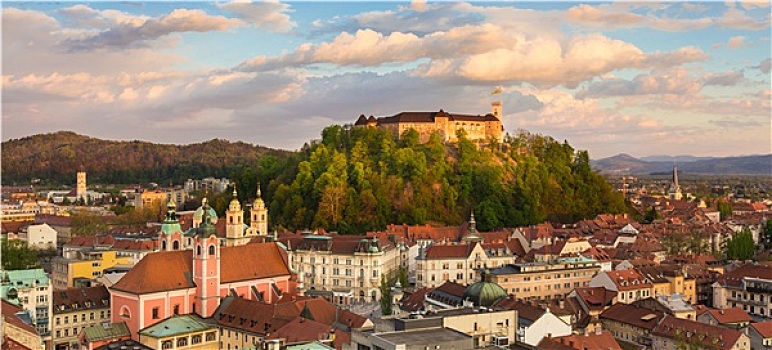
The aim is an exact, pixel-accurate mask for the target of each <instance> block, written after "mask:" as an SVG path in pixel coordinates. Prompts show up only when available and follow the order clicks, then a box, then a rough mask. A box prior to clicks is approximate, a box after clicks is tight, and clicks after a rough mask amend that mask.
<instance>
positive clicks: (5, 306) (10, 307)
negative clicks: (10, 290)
mask: <svg viewBox="0 0 772 350" xmlns="http://www.w3.org/2000/svg"><path fill="white" fill-rule="evenodd" d="M0 300H2V305H0V312H2V316H3V320H4V322H8V323H9V324H12V325H14V326H16V327H18V328H21V329H23V330H25V331H27V332H30V333H32V334H35V335H37V334H38V332H37V331H36V330H35V327H34V326H32V325H29V324H26V323H24V322H23V321H22V320H21V319H20V318H18V317H16V314H17V313H19V312H24V310H23V309H22V308H21V307H19V306H16V305H14V304H11V303H9V302H7V301H5V299H0Z"/></svg>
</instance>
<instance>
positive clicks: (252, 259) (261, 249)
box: [110, 205, 296, 340]
mask: <svg viewBox="0 0 772 350" xmlns="http://www.w3.org/2000/svg"><path fill="white" fill-rule="evenodd" d="M208 209H209V208H208V206H206V205H205V210H204V213H205V214H204V215H203V223H202V224H201V225H200V226H199V227H198V228H196V230H195V232H194V233H195V234H194V235H192V238H193V239H194V241H195V246H194V248H193V249H191V250H179V249H181V248H180V247H181V245H180V242H179V240H181V234H180V232H179V231H173V230H172V228H171V227H173V226H174V224H173V223H170V221H172V220H170V217H171V218H173V217H174V216H173V210H171V212H172V213H170V215H169V216H168V217H167V222H166V223H165V225H168V226H167V227H166V228H165V230H166V231H167V232H171V231H173V232H171V234H170V235H169V237H170V239H171V243H172V244H170V245H162V251H160V252H156V253H151V254H148V255H147V256H145V257H144V258H143V259H142V260H141V261H140V262H139V263H137V265H135V266H134V268H132V269H131V270H130V271H129V272H127V273H126V275H125V276H123V277H122V278H121V279H120V280H119V281H118V282H117V283H115V284H114V285H113V286H112V287H111V288H110V295H111V298H112V299H111V301H110V305H111V315H112V321H113V322H126V324H127V325H128V327H129V329H130V330H131V333H132V337H133V339H134V340H138V339H137V338H136V334H137V332H138V331H139V330H140V329H144V328H146V327H149V326H152V325H154V324H156V323H158V322H161V321H162V320H164V319H166V318H169V317H171V316H174V315H188V314H197V315H199V316H201V317H203V318H208V317H210V316H212V314H213V313H214V312H215V310H216V309H217V307H218V306H219V305H220V300H221V299H222V298H224V297H226V296H228V295H238V296H241V297H243V298H246V299H250V300H263V301H266V302H269V303H270V302H274V301H276V300H278V299H279V298H280V297H281V296H282V295H283V294H284V293H287V292H294V291H295V288H296V285H295V282H294V280H290V277H292V273H291V272H290V268H289V261H288V259H287V253H286V251H285V250H284V249H282V248H281V247H280V246H279V245H278V244H276V243H253V244H247V245H242V246H234V247H221V246H220V241H219V240H218V238H217V236H216V229H215V228H214V225H213V224H212V222H211V219H210V217H209V214H208V212H209V211H208ZM177 225H179V224H177ZM163 230H164V229H162V231H163ZM162 236H163V234H162ZM175 243H176V244H175ZM175 248H176V249H175Z"/></svg>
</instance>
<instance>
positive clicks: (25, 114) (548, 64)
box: [2, 1, 771, 157]
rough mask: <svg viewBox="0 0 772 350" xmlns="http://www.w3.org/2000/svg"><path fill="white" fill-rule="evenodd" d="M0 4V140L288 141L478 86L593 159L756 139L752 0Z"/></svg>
mask: <svg viewBox="0 0 772 350" xmlns="http://www.w3.org/2000/svg"><path fill="white" fill-rule="evenodd" d="M2 16H3V17H2V27H3V28H2V37H3V39H2V40H3V42H2V44H3V53H4V54H3V57H2V58H3V74H4V75H3V76H2V78H3V80H2V84H3V85H2V88H3V95H4V96H3V97H4V98H3V117H2V122H3V125H2V127H3V135H4V137H6V139H7V138H14V137H21V136H26V135H29V134H35V133H40V132H51V131H57V130H62V129H67V130H74V131H76V132H81V133H86V134H89V135H92V136H97V137H106V138H116V139H144V140H149V141H156V142H167V143H168V142H173V143H190V142H197V141H202V140H207V139H211V138H215V137H219V138H227V139H232V140H243V141H247V142H252V143H258V144H263V145H268V146H272V147H282V148H289V149H295V148H298V147H299V146H300V145H302V144H303V143H305V142H308V141H309V140H310V139H312V138H314V137H318V135H319V132H320V131H321V129H322V128H324V127H325V126H327V125H329V124H333V123H336V124H344V123H352V122H353V121H354V120H355V119H356V117H357V116H358V115H360V114H365V115H375V116H387V115H393V114H396V113H399V112H401V111H411V110H417V111H437V110H439V109H444V110H447V111H454V112H459V113H470V114H482V113H487V112H488V111H489V110H490V103H491V102H492V101H493V100H494V99H495V100H500V101H502V102H503V104H504V116H503V118H502V119H503V123H504V126H505V128H506V130H507V131H508V132H516V130H518V129H519V128H524V129H527V130H529V131H532V132H539V133H544V134H547V135H551V136H553V137H555V138H556V139H567V140H569V142H571V144H572V145H574V146H576V147H578V148H586V149H590V151H591V152H592V155H593V157H600V156H608V155H612V154H614V153H618V152H619V151H624V152H628V153H632V154H636V155H647V154H652V153H668V152H671V151H672V150H674V149H678V150H679V152H678V153H693V154H697V155H729V154H737V153H760V152H766V151H768V150H765V149H761V148H760V145H768V144H769V142H770V135H769V128H770V120H769V110H770V97H771V96H770V90H769V84H770V76H769V74H770V65H771V64H770V58H769V51H770V47H769V45H770V41H769V37H768V33H767V31H768V29H769V23H770V15H769V11H768V3H767V2H742V3H738V4H723V3H700V4H691V3H682V4H681V3H664V4H660V3H624V2H623V3H611V4H589V5H587V4H565V3H549V2H547V3H540V4H530V3H489V4H476V3H463V2H436V3H426V2H424V1H414V2H412V3H410V4H396V3H388V2H386V3H350V4H348V3H347V4H345V6H343V5H341V4H324V3H314V2H309V3H306V2H299V3H292V4H291V6H290V5H288V4H284V3H280V2H276V1H269V2H246V1H238V2H227V3H184V4H176V3H174V4H171V3H150V2H149V3H141V4H140V6H136V4H127V3H100V4H92V5H85V4H76V3H66V4H57V3H47V4H45V5H41V4H36V3H27V4H16V5H14V6H6V7H4V9H3V13H2ZM641 28H643V29H641ZM705 38H710V40H711V43H716V42H719V43H721V44H720V47H721V48H722V49H720V50H711V45H710V44H706V41H707V40H705ZM713 48H718V46H716V47H713ZM706 52H710V55H708V54H707V53H706ZM494 86H500V87H501V91H502V93H500V94H497V95H495V96H492V95H491V94H490V92H491V90H492V88H493V87H494ZM740 135H742V136H740ZM704 138H709V139H710V140H711V141H712V142H711V144H710V145H709V146H706V145H705V142H702V141H701V140H702V139H704ZM652 140H657V142H655V143H653V142H652ZM749 140H753V141H754V142H748V141H749ZM728 145H731V147H727V146H728ZM711 152H713V153H711Z"/></svg>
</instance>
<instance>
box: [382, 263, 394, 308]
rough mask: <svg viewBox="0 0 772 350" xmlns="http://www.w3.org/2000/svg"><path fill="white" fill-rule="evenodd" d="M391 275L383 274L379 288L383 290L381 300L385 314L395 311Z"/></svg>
mask: <svg viewBox="0 0 772 350" xmlns="http://www.w3.org/2000/svg"><path fill="white" fill-rule="evenodd" d="M389 277H390V276H387V274H385V273H382V274H381V285H380V287H379V289H380V290H381V299H380V302H381V314H383V315H391V313H392V311H393V310H392V309H391V304H392V300H391V299H392V295H391V283H390V282H389V280H390V279H391V278H389Z"/></svg>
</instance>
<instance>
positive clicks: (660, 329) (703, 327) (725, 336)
mask: <svg viewBox="0 0 772 350" xmlns="http://www.w3.org/2000/svg"><path fill="white" fill-rule="evenodd" d="M652 334H654V335H658V336H661V337H666V338H670V339H676V338H678V339H683V340H686V341H688V342H696V343H700V344H707V345H713V346H715V347H717V348H719V349H722V350H730V349H732V348H733V346H734V345H735V343H736V342H737V340H738V339H739V338H740V335H741V334H742V333H740V332H738V331H736V330H733V329H729V328H725V327H718V326H711V325H709V324H706V323H700V322H696V321H691V320H685V319H681V318H676V317H673V316H670V315H665V318H664V319H663V320H662V322H660V323H659V325H657V327H656V328H655V329H654V331H653V332H652Z"/></svg>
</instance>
